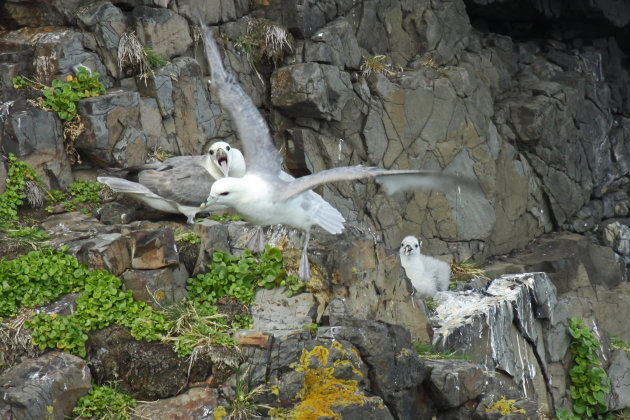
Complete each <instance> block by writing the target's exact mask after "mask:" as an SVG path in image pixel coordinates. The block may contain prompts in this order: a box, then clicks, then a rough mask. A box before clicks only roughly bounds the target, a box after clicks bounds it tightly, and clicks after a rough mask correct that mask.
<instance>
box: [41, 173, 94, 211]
mask: <svg viewBox="0 0 630 420" xmlns="http://www.w3.org/2000/svg"><path fill="white" fill-rule="evenodd" d="M102 189H103V184H101V183H98V182H90V181H86V180H84V179H81V178H76V179H75V180H74V181H73V182H72V184H70V185H68V189H67V191H66V193H64V192H62V191H59V190H50V192H49V194H48V202H50V203H61V204H63V205H64V206H65V209H66V211H74V210H76V208H77V205H78V204H84V205H86V206H85V207H82V208H81V211H82V212H83V213H85V214H87V215H90V214H91V211H92V210H93V207H95V206H93V205H94V204H99V203H101V202H102V199H101V196H100V195H99V192H100V191H101V190H102ZM46 210H48V212H51V213H52V211H53V206H52V205H49V206H47V207H46Z"/></svg>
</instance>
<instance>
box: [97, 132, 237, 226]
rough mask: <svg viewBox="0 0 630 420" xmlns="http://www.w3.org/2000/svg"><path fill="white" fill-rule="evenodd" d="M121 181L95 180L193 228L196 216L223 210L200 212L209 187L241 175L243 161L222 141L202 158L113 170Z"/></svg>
mask: <svg viewBox="0 0 630 420" xmlns="http://www.w3.org/2000/svg"><path fill="white" fill-rule="evenodd" d="M115 172H116V173H119V174H124V177H108V176H102V177H98V178H97V180H98V182H100V183H102V184H105V185H107V186H109V187H110V188H111V189H112V190H114V191H116V192H118V193H121V194H124V195H127V196H129V197H133V198H135V199H137V200H138V201H140V202H142V203H144V204H145V205H147V206H148V207H151V208H154V209H156V210H160V211H163V212H166V213H175V214H179V213H181V214H183V215H185V216H186V217H187V220H186V222H187V223H189V224H193V223H194V220H195V216H196V214H197V213H199V212H201V211H203V212H210V211H215V210H220V209H225V208H226V207H225V206H219V205H217V206H208V207H206V208H204V209H203V210H200V208H199V206H200V204H202V203H204V202H205V201H206V199H207V198H208V195H209V194H210V188H211V187H212V184H213V183H214V182H215V181H216V180H217V179H219V178H223V177H226V176H231V177H241V176H243V175H245V159H244V158H243V154H242V153H241V151H240V150H238V149H236V148H234V147H231V146H230V145H229V144H227V143H226V142H223V141H219V142H216V143H213V144H212V146H210V149H209V150H208V153H207V154H205V155H198V156H175V157H172V158H169V159H167V160H165V161H164V162H155V163H147V164H144V165H138V166H132V167H129V168H122V169H116V170H115Z"/></svg>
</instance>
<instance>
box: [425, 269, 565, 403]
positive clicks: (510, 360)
mask: <svg viewBox="0 0 630 420" xmlns="http://www.w3.org/2000/svg"><path fill="white" fill-rule="evenodd" d="M539 287H540V290H538V291H536V290H537V289H538V288H539ZM534 296H535V298H534ZM434 300H435V302H436V304H437V309H436V314H435V316H434V317H432V322H433V323H434V336H433V346H434V347H435V348H437V349H438V350H440V351H459V352H461V353H465V354H466V355H467V356H468V357H469V358H470V360H472V361H476V362H479V363H482V364H483V365H484V366H485V367H486V368H487V369H488V370H501V371H502V372H505V373H506V374H507V375H509V377H511V379H512V380H513V381H514V382H515V383H516V384H517V385H518V387H519V388H521V389H522V390H523V392H524V394H523V395H522V396H528V395H535V396H536V400H537V401H539V403H540V404H541V407H542V409H543V410H544V411H545V412H547V411H549V410H551V407H552V402H551V400H550V395H548V392H547V387H546V383H545V380H544V379H543V378H545V377H546V375H547V372H546V360H545V358H544V356H545V347H544V346H545V342H544V340H542V324H541V321H540V320H539V318H548V317H550V316H551V315H552V314H553V311H554V309H555V305H556V300H555V296H554V288H553V285H551V283H550V282H549V279H548V278H547V276H546V275H545V274H544V273H534V274H526V275H520V276H503V277H501V278H499V279H496V280H494V281H493V282H492V283H491V284H490V286H489V287H488V289H487V291H486V293H485V294H476V293H474V292H457V293H451V292H439V293H438V294H437V295H436V296H435V298H434ZM547 322H548V321H547ZM555 322H560V320H555ZM482 343H487V344H482ZM565 350H566V349H565Z"/></svg>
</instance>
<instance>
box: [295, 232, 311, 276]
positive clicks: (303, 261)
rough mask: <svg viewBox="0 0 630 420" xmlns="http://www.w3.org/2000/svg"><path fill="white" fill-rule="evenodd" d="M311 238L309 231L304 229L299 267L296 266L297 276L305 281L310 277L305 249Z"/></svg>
mask: <svg viewBox="0 0 630 420" xmlns="http://www.w3.org/2000/svg"><path fill="white" fill-rule="evenodd" d="M310 239H311V231H310V230H307V231H306V237H305V238H304V248H303V249H302V258H300V267H299V268H298V278H299V279H300V280H302V281H303V282H305V283H308V281H309V280H310V279H311V273H310V270H309V266H308V255H307V254H306V250H307V248H308V241H309V240H310Z"/></svg>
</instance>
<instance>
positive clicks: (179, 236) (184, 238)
mask: <svg viewBox="0 0 630 420" xmlns="http://www.w3.org/2000/svg"><path fill="white" fill-rule="evenodd" d="M175 242H188V243H189V244H199V243H201V237H200V236H199V235H197V234H196V233H195V232H192V231H187V232H182V231H177V232H175Z"/></svg>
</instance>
